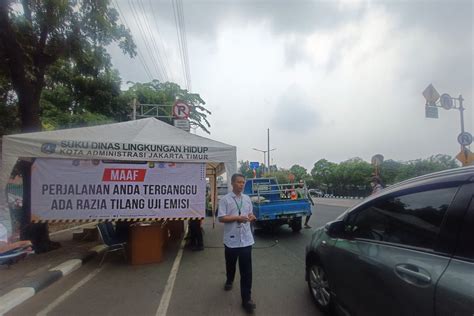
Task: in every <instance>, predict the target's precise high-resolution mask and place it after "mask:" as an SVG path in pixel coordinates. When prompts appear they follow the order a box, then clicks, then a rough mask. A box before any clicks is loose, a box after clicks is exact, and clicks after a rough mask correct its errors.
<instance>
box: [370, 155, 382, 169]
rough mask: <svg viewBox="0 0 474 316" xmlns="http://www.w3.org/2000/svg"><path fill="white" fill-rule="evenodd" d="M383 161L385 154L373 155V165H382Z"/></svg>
mask: <svg viewBox="0 0 474 316" xmlns="http://www.w3.org/2000/svg"><path fill="white" fill-rule="evenodd" d="M382 162H383V156H382V155H380V154H378V155H375V156H373V157H372V165H374V166H377V167H378V166H380V165H381V164H382Z"/></svg>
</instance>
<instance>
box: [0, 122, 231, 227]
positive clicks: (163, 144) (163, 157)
mask: <svg viewBox="0 0 474 316" xmlns="http://www.w3.org/2000/svg"><path fill="white" fill-rule="evenodd" d="M2 147H3V150H2V160H1V168H0V213H3V214H0V215H2V218H5V214H7V213H8V206H7V204H6V201H5V196H6V194H5V189H6V185H7V182H8V179H9V177H10V175H11V172H12V170H13V168H14V166H15V164H16V162H17V161H18V159H31V158H37V157H43V158H63V159H108V160H121V161H171V162H199V163H206V165H207V176H208V177H209V178H210V180H211V190H212V193H213V194H212V196H213V201H212V202H213V203H212V204H213V206H214V208H215V206H216V200H215V194H214V192H215V178H216V177H217V176H218V175H220V174H223V173H224V172H226V173H227V175H232V174H233V173H235V172H236V171H237V154H236V147H235V146H231V145H227V144H224V143H221V142H217V141H214V140H211V139H208V138H205V137H201V136H198V135H194V134H191V133H188V132H185V131H183V130H180V129H178V128H175V127H173V126H171V125H169V124H166V123H164V122H161V121H159V120H157V119H155V118H147V119H141V120H136V121H128V122H123V123H115V124H107V125H100V126H92V127H81V128H72V129H65V130H57V131H49V132H37V133H25V134H16V135H8V136H4V137H3V146H2ZM8 224H9V223H7V225H6V226H9V225H8ZM7 228H10V227H7Z"/></svg>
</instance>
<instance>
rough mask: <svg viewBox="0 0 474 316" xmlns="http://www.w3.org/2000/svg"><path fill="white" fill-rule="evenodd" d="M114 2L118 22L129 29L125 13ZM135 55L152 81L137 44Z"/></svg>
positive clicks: (115, 1) (115, 0)
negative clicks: (117, 13)
mask: <svg viewBox="0 0 474 316" xmlns="http://www.w3.org/2000/svg"><path fill="white" fill-rule="evenodd" d="M114 3H115V8H116V9H117V10H118V12H119V19H120V22H121V23H122V24H124V25H125V26H126V27H127V28H128V29H129V30H131V29H130V26H129V25H128V23H127V19H126V18H125V15H123V13H122V10H121V9H120V6H119V4H118V2H117V0H114ZM137 56H138V60H139V61H140V63H141V64H142V66H143V69H144V70H145V73H146V75H147V76H148V78H149V79H150V81H152V80H153V76H152V75H151V71H150V69H149V68H148V65H147V63H146V61H145V59H144V58H143V56H142V54H141V52H140V47H138V46H137Z"/></svg>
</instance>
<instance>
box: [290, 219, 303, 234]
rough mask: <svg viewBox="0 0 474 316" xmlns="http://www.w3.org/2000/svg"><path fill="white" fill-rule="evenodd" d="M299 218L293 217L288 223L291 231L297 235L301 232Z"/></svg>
mask: <svg viewBox="0 0 474 316" xmlns="http://www.w3.org/2000/svg"><path fill="white" fill-rule="evenodd" d="M301 219H302V218H301V217H295V218H293V219H292V220H291V222H290V227H291V229H292V230H293V232H294V233H297V232H299V231H300V230H301V222H302V220H301Z"/></svg>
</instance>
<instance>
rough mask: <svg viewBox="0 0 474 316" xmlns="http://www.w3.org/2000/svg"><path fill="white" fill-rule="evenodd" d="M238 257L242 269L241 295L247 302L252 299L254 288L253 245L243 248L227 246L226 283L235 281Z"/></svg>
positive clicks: (240, 269)
mask: <svg viewBox="0 0 474 316" xmlns="http://www.w3.org/2000/svg"><path fill="white" fill-rule="evenodd" d="M237 259H238V260H239V271H240V295H241V296H242V302H247V301H249V300H250V299H251V290H252V246H248V247H242V248H229V247H227V246H225V265H226V272H227V282H226V283H232V282H234V277H235V269H236V265H237Z"/></svg>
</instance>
